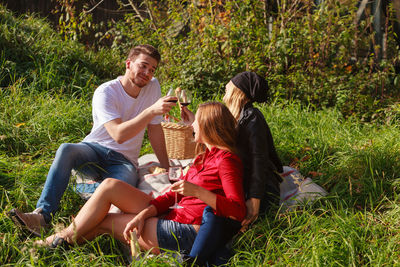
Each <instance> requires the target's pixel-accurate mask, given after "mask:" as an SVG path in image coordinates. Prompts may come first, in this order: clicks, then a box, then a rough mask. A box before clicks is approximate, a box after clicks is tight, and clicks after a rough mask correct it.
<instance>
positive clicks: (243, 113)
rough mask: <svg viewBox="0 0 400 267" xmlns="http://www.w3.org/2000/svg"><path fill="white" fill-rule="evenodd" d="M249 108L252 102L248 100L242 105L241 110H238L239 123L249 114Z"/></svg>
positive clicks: (251, 106)
mask: <svg viewBox="0 0 400 267" xmlns="http://www.w3.org/2000/svg"><path fill="white" fill-rule="evenodd" d="M250 108H253V103H251V102H250V101H249V102H247V103H246V104H245V105H244V107H243V109H242V111H241V112H240V116H239V123H240V121H242V120H243V119H246V118H248V117H249V116H250V115H251V110H250Z"/></svg>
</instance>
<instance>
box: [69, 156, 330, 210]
mask: <svg viewBox="0 0 400 267" xmlns="http://www.w3.org/2000/svg"><path fill="white" fill-rule="evenodd" d="M192 161H193V160H192V159H186V160H177V159H170V164H171V166H182V167H183V168H185V167H187V166H188V165H190V164H191V163H192ZM138 163H139V169H138V171H139V181H138V184H137V188H138V189H140V190H141V191H143V192H145V193H146V194H149V195H151V196H152V197H157V196H159V195H162V194H164V193H165V192H166V191H168V189H169V187H170V185H171V183H170V181H169V179H168V173H167V172H162V173H158V174H153V173H151V169H154V167H159V166H160V163H159V162H158V159H157V157H156V155H155V154H146V155H143V156H141V157H140V158H139V159H138ZM152 167H153V168H152ZM73 175H74V176H76V186H75V188H74V189H75V191H76V192H77V193H78V194H79V195H80V196H81V197H82V198H83V199H89V197H90V196H91V195H92V194H93V192H94V190H95V189H96V188H97V186H98V185H99V184H98V183H97V182H95V181H93V180H91V179H88V178H87V177H83V176H81V175H80V174H77V173H76V172H75V173H73ZM281 177H282V179H283V181H282V183H281V184H280V204H281V205H282V208H281V211H285V210H291V209H293V208H295V207H296V206H301V205H307V204H311V203H312V202H313V201H315V200H316V199H318V198H320V197H322V196H326V195H327V192H326V191H325V190H324V189H323V188H322V187H321V186H319V185H317V184H316V183H315V182H313V181H312V179H311V178H309V177H304V176H303V175H302V174H301V173H300V172H299V171H298V170H297V169H295V168H292V167H289V166H284V167H283V173H281Z"/></svg>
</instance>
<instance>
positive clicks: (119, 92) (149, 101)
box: [83, 77, 162, 166]
mask: <svg viewBox="0 0 400 267" xmlns="http://www.w3.org/2000/svg"><path fill="white" fill-rule="evenodd" d="M120 79H121V77H118V78H117V79H115V80H111V81H109V82H106V83H103V84H102V85H100V86H99V87H98V88H97V89H96V90H95V92H94V94H93V102H92V115H93V128H92V131H91V132H90V134H89V135H88V136H86V137H85V139H83V142H94V143H98V144H100V145H102V146H105V147H107V148H110V149H112V150H115V151H117V152H119V153H122V154H123V155H124V156H125V157H126V158H127V159H129V160H130V161H131V162H132V163H133V164H134V165H135V166H137V159H138V157H139V153H140V148H141V146H142V142H143V135H144V131H145V129H143V130H142V131H140V132H139V133H138V134H137V135H136V136H134V137H133V138H131V139H129V140H127V141H125V142H124V143H122V144H118V143H117V142H115V140H114V139H113V138H112V137H111V136H110V135H109V134H108V132H107V130H106V128H104V123H106V122H108V121H111V120H114V119H117V118H120V119H121V120H122V121H123V122H125V121H128V120H130V119H133V118H135V117H136V116H137V115H139V114H140V113H141V112H142V111H143V110H145V109H146V108H148V107H150V106H151V105H153V104H154V103H155V102H156V101H157V100H158V99H159V98H160V97H161V88H160V83H159V82H158V80H157V79H156V78H153V79H151V81H150V82H149V83H148V84H147V85H146V86H145V87H143V88H142V89H141V90H140V93H139V95H138V96H137V97H136V98H133V97H131V96H130V95H128V94H127V93H126V92H125V90H124V88H123V87H122V84H121V82H120ZM161 120H162V116H155V117H154V118H153V120H152V121H151V122H150V124H159V123H161Z"/></svg>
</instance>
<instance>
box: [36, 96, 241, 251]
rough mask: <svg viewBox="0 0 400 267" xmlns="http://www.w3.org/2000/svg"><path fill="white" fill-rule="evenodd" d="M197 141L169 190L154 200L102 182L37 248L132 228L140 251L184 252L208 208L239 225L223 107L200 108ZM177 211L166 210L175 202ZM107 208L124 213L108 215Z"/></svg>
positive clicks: (230, 130) (231, 128) (230, 132)
mask: <svg viewBox="0 0 400 267" xmlns="http://www.w3.org/2000/svg"><path fill="white" fill-rule="evenodd" d="M192 126H193V130H194V137H195V141H196V142H198V143H201V144H204V147H205V151H204V152H203V153H201V154H200V155H198V156H197V157H196V159H195V161H194V163H193V165H192V166H191V168H190V169H189V171H188V173H187V174H186V175H185V176H184V177H183V179H182V180H181V181H178V182H176V183H174V184H173V185H172V186H171V191H169V192H167V193H166V194H164V195H162V196H159V197H157V198H156V199H152V198H151V197H150V196H149V195H146V194H145V193H143V192H141V191H140V190H138V189H136V188H134V187H132V186H130V185H128V184H126V183H124V182H122V181H119V180H116V179H112V178H109V179H107V180H105V181H104V182H102V183H101V185H100V186H99V188H98V189H97V190H96V191H95V193H94V194H93V195H92V197H91V198H90V199H89V200H88V202H86V204H85V205H84V206H83V207H82V209H81V210H80V211H79V213H78V215H77V216H76V217H75V219H74V220H73V222H72V223H71V225H70V226H68V227H67V228H66V229H64V230H62V231H61V232H59V233H56V234H54V235H52V236H49V237H48V238H46V240H44V241H39V242H38V243H39V244H44V245H49V246H52V247H56V246H58V245H59V244H62V243H69V244H73V243H74V242H76V243H81V242H84V240H91V239H93V238H94V237H96V236H98V235H100V234H104V233H108V234H110V235H112V236H113V237H114V238H117V239H119V240H121V241H128V240H129V232H130V231H132V230H134V229H136V231H137V235H138V237H139V245H140V247H141V248H142V249H143V250H151V252H152V253H155V254H158V253H159V252H160V249H168V250H181V252H182V253H188V252H189V251H190V249H191V246H192V244H193V241H194V239H195V238H196V235H197V231H198V229H199V228H200V224H201V219H202V213H203V210H204V208H205V207H206V206H210V207H211V208H212V209H213V210H214V213H215V214H216V215H218V216H222V217H227V218H230V219H233V220H235V221H238V222H241V221H242V220H243V219H244V217H245V215H246V207H245V202H244V193H243V186H242V184H243V181H242V163H241V161H240V159H239V158H238V156H236V155H235V154H234V152H235V143H236V138H237V136H236V134H237V131H236V121H235V119H234V118H233V116H232V115H231V113H230V111H229V110H228V109H227V108H226V107H225V106H224V105H223V104H221V103H217V102H210V103H205V104H202V105H200V106H199V108H198V111H197V113H196V117H195V121H194V122H193V124H192ZM175 193H178V204H179V205H180V206H182V207H183V208H181V209H172V210H171V209H169V207H170V206H172V205H173V204H174V202H175ZM111 204H114V205H115V206H117V207H118V208H119V209H120V210H121V211H123V213H122V214H121V213H120V214H117V213H114V214H111V213H108V211H109V209H110V206H111Z"/></svg>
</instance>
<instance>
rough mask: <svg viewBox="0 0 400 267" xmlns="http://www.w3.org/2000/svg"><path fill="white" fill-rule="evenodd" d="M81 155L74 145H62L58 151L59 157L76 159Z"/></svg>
mask: <svg viewBox="0 0 400 267" xmlns="http://www.w3.org/2000/svg"><path fill="white" fill-rule="evenodd" d="M78 154H79V151H78V148H77V144H72V143H63V144H61V145H60V146H59V147H58V149H57V153H56V156H58V157H74V156H77V155H78Z"/></svg>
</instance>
